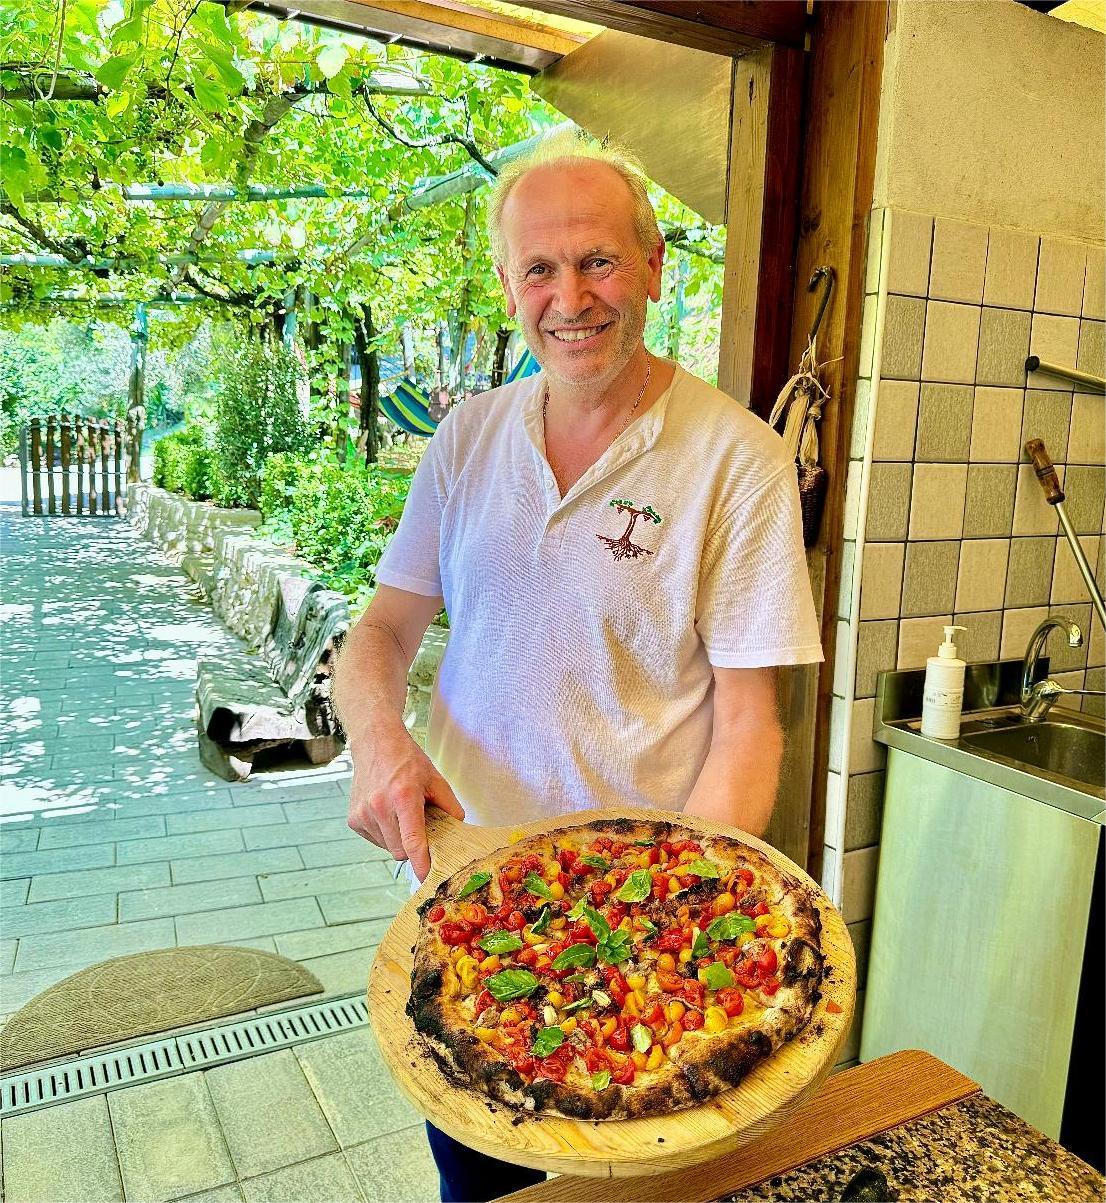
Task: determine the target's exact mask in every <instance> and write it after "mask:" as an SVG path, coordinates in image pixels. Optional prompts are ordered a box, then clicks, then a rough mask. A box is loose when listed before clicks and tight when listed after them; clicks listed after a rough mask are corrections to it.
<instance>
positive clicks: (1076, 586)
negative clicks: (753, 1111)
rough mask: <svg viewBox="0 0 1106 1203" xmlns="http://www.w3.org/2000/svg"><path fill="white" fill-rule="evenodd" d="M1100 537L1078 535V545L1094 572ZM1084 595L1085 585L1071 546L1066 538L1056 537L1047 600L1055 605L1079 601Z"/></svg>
mask: <svg viewBox="0 0 1106 1203" xmlns="http://www.w3.org/2000/svg"><path fill="white" fill-rule="evenodd" d="M1100 539H1101V536H1100V535H1080V536H1079V546H1080V547H1082V549H1083V554H1084V555H1085V556H1086V557H1087V563H1088V564H1089V565H1090V567H1091V572H1094V566H1095V562H1096V560H1097V559H1098V544H1099V541H1100ZM1086 596H1087V586H1086V584H1085V583H1084V581H1083V574H1082V573H1081V572H1080V571H1079V566H1078V565H1077V564H1076V562H1075V556H1074V555H1072V551H1071V548H1070V547H1069V546H1068V541H1067V539H1057V541H1056V563H1055V565H1054V566H1053V571H1052V593H1051V595H1050V597H1049V600H1050V601H1051V603H1052V604H1053V605H1054V606H1057V605H1064V604H1066V603H1069V602H1081V601H1082V600H1083V599H1084V598H1085V597H1086Z"/></svg>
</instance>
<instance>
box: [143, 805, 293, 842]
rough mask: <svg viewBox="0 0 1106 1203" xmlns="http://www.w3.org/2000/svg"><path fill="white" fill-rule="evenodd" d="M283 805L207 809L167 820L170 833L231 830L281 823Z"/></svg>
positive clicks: (181, 833)
mask: <svg viewBox="0 0 1106 1203" xmlns="http://www.w3.org/2000/svg"><path fill="white" fill-rule="evenodd" d="M283 817H284V816H283V812H282V810H281V807H280V806H278V805H276V804H275V803H274V804H273V805H272V806H231V807H228V808H227V809H225V810H224V809H223V808H221V807H220V808H219V809H218V810H206V811H202V812H200V813H198V814H188V815H170V816H169V817H168V819H167V820H166V830H167V832H168V834H169V835H187V834H190V833H192V832H196V831H230V830H234V829H236V828H239V827H257V826H261V824H263V823H279V822H280V821H281V820H282V818H283Z"/></svg>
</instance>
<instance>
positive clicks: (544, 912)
mask: <svg viewBox="0 0 1106 1203" xmlns="http://www.w3.org/2000/svg"><path fill="white" fill-rule="evenodd" d="M552 918H553V908H552V907H549V906H543V907H542V908H541V910H540V911H539V912H538V917H537V918H536V919H535V920H534V922H533V923H531V924H530V930H531V931H532V932H533V933H534V935H535V936H540V935H541V934H542V933H543V932H544V931H545V929H546V928H547V927H548V926H549V921H550V919H552Z"/></svg>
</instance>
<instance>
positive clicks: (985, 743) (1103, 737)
mask: <svg viewBox="0 0 1106 1203" xmlns="http://www.w3.org/2000/svg"><path fill="white" fill-rule="evenodd" d="M975 728H978V729H975ZM960 742H961V743H962V744H964V745H965V746H966V747H969V748H972V749H975V750H976V751H979V752H983V753H984V754H990V755H992V756H999V757H1001V758H1002V759H1003V760H1008V761H1010V762H1011V763H1012V764H1016V765H1024V766H1026V767H1028V768H1031V769H1043V770H1044V771H1045V772H1046V773H1052V774H1055V775H1056V776H1057V777H1066V778H1067V779H1068V780H1070V781H1078V782H1080V784H1082V785H1087V786H1091V787H1092V788H1096V789H1097V790H1099V791H1104V792H1106V786H1104V779H1106V732H1103V731H1101V730H1095V729H1094V728H1092V727H1089V726H1083V725H1077V724H1076V723H1075V722H1072V721H1070V720H1069V721H1064V720H1063V719H1061V718H1060V717H1059V716H1055V717H1053V718H1050V719H1047V720H1045V721H1043V722H1037V723H1023V722H1016V723H1014V724H1013V725H1000V724H999V723H996V724H994V725H990V724H988V725H984V724H980V723H978V722H976V723H967V724H965V728H964V729H963V730H961V733H960Z"/></svg>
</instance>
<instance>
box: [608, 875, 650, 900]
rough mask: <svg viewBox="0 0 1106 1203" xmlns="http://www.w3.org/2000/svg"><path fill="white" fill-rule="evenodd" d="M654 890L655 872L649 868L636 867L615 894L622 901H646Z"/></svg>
mask: <svg viewBox="0 0 1106 1203" xmlns="http://www.w3.org/2000/svg"><path fill="white" fill-rule="evenodd" d="M652 890H653V874H652V873H650V872H649V870H648V869H635V870H634V872H633V873H631V874H630V876H629V877H627V878H626V880H625V882H623V884H622V888H621V889H620V890H619V891H618V892H617V893H616V894H615V897H616V898H617V899H618V900H619V901H620V902H644V901H645V899H646V898H648V897H649V895H650V893H652Z"/></svg>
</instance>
